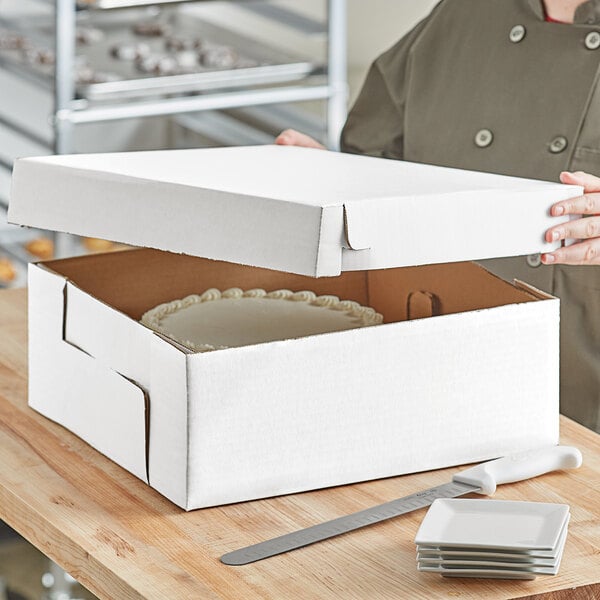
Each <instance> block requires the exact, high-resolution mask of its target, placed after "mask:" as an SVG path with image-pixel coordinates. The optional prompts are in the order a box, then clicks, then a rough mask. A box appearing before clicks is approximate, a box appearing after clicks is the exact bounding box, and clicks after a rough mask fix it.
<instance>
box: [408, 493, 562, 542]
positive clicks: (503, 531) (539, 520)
mask: <svg viewBox="0 0 600 600" xmlns="http://www.w3.org/2000/svg"><path fill="white" fill-rule="evenodd" d="M568 515H569V507H568V506H567V505H566V504H550V503H546V502H514V501H510V500H471V499H463V498H458V499H456V498H453V499H447V498H441V499H438V500H435V501H434V502H433V504H432V505H431V507H430V508H429V510H428V511H427V514H426V515H425V518H424V519H423V522H422V523H421V527H420V528H419V531H418V532H417V535H416V538H415V543H416V544H418V545H419V546H421V545H428V546H448V547H464V546H470V547H471V548H488V549H494V550H554V549H555V548H556V546H557V544H558V541H559V538H560V534H561V532H562V529H563V527H564V525H565V523H566V521H567V518H568Z"/></svg>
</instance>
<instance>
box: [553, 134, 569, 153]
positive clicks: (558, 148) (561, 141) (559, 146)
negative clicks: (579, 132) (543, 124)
mask: <svg viewBox="0 0 600 600" xmlns="http://www.w3.org/2000/svg"><path fill="white" fill-rule="evenodd" d="M568 143H569V142H568V141H567V138H566V137H565V136H564V135H557V136H556V137H555V138H553V140H552V141H551V142H550V145H549V146H548V150H549V151H550V152H552V154H558V153H560V152H562V151H563V150H564V149H565V148H566V147H567V145H568Z"/></svg>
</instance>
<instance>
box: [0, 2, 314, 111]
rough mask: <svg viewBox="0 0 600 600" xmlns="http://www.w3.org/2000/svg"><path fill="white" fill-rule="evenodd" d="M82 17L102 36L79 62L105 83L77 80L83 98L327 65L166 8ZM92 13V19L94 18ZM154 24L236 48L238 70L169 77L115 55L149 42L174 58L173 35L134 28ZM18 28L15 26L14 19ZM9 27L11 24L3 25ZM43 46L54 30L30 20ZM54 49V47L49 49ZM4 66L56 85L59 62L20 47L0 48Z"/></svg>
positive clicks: (289, 73) (227, 84) (292, 76)
mask: <svg viewBox="0 0 600 600" xmlns="http://www.w3.org/2000/svg"><path fill="white" fill-rule="evenodd" d="M85 17H88V18H84V19H80V20H79V21H78V27H79V26H80V27H88V28H95V29H97V30H99V31H101V32H102V38H101V39H99V40H96V41H93V42H90V43H88V44H86V45H82V46H78V47H77V59H76V63H77V64H78V65H79V66H80V67H81V65H89V66H90V67H91V68H92V69H93V71H94V72H95V73H98V74H100V75H101V77H104V78H105V79H106V80H105V81H94V82H92V83H83V82H78V83H76V94H77V97H79V98H84V99H87V100H92V101H101V100H119V99H124V98H145V97H155V96H164V95H172V94H185V93H193V92H202V91H208V90H214V89H220V90H226V89H233V88H242V87H251V86H260V85H265V84H272V83H285V82H291V81H298V80H301V79H304V78H306V77H307V76H309V75H311V74H314V73H319V72H323V69H322V65H319V64H317V63H316V62H315V61H313V60H308V59H304V58H299V57H296V56H293V55H290V54H287V53H285V52H282V51H280V50H278V49H277V50H276V49H274V48H271V47H269V46H268V45H266V44H263V43H261V42H259V41H257V40H255V39H252V38H250V37H246V36H243V35H240V34H238V33H234V32H232V31H229V30H227V29H225V28H223V27H221V26H218V25H215V24H212V23H209V22H207V21H204V20H200V19H198V18H195V17H190V16H189V14H186V15H185V18H183V16H182V15H180V14H178V12H177V11H161V12H160V13H159V17H158V18H156V17H155V18H153V19H148V18H147V16H146V14H145V13H144V12H143V11H136V10H129V11H118V13H112V12H111V13H94V14H93V15H92V14H90V13H86V15H85ZM89 17H93V18H89ZM140 21H142V22H152V23H156V24H160V25H161V26H164V27H166V28H168V29H169V30H170V35H172V36H176V37H177V38H182V39H200V40H201V41H202V46H203V48H204V49H205V50H206V49H208V50H210V49H211V48H212V49H215V48H219V47H221V48H222V47H227V48H231V49H233V50H234V51H235V53H236V55H237V57H238V60H237V65H236V66H235V68H219V67H206V66H202V65H199V64H198V65H195V66H194V67H192V68H191V69H188V70H187V71H186V72H180V73H176V74H169V75H160V74H159V75H156V74H153V73H143V72H140V71H139V70H138V67H137V66H136V62H135V61H134V60H121V59H118V58H114V57H113V56H112V54H111V52H112V51H113V50H114V49H115V48H116V47H118V46H120V45H127V44H132V43H140V44H144V45H145V46H146V47H147V48H149V51H150V54H151V55H153V56H156V55H163V56H170V57H174V56H175V53H174V52H173V51H168V50H167V49H166V39H167V37H169V36H166V35H165V36H153V37H150V36H141V35H137V34H135V33H134V32H133V30H132V27H133V25H135V24H136V23H139V22H140ZM12 26H13V28H15V29H16V24H14V23H13V25H12ZM3 29H4V31H7V27H6V24H3ZM26 37H27V39H28V40H31V42H32V44H34V45H35V46H36V47H37V48H38V49H41V50H44V48H45V49H48V48H52V47H53V45H54V44H53V38H54V29H53V27H52V26H51V25H49V24H48V23H46V24H41V23H37V24H34V25H32V23H31V22H30V23H29V24H28V30H27V33H26ZM50 53H51V51H50ZM0 64H2V65H3V66H4V67H5V68H9V69H10V70H12V71H14V72H17V73H19V74H21V75H24V76H28V77H29V78H32V77H33V79H34V80H41V81H45V82H46V84H47V85H48V86H51V85H52V82H53V78H54V66H53V65H52V64H42V63H39V62H32V61H31V60H28V59H27V57H26V55H25V53H24V52H23V51H21V50H18V49H16V50H8V49H0Z"/></svg>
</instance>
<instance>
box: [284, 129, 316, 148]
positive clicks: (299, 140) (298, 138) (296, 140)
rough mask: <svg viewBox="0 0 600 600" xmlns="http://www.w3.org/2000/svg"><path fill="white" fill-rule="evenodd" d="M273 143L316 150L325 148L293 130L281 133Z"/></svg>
mask: <svg viewBox="0 0 600 600" xmlns="http://www.w3.org/2000/svg"><path fill="white" fill-rule="evenodd" d="M275 143H276V144H279V145H280V146H301V147H302V148H318V149H320V150H325V146H323V144H320V143H319V142H317V140H315V139H313V138H311V137H310V136H309V135H306V134H305V133H300V132H299V131H296V130H295V129H286V130H285V131H282V132H281V133H280V134H279V135H278V136H277V137H276V138H275Z"/></svg>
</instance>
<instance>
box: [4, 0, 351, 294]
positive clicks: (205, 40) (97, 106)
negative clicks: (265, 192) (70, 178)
mask: <svg viewBox="0 0 600 600" xmlns="http://www.w3.org/2000/svg"><path fill="white" fill-rule="evenodd" d="M322 3H323V5H322V10H321V14H322V18H321V17H319V18H315V17H313V16H312V14H310V15H308V14H307V13H306V12H300V11H299V10H298V9H297V6H295V5H294V4H295V3H293V2H290V1H289V0H288V1H287V3H286V1H285V0H283V1H282V0H239V1H238V2H235V1H231V2H217V1H214V0H202V1H195V2H192V1H186V0H163V1H162V2H148V1H147V0H0V260H2V257H3V255H4V257H6V256H10V258H11V260H14V261H16V263H17V264H18V265H21V266H22V265H24V264H26V262H27V261H28V260H32V259H34V258H35V256H32V255H31V253H30V252H29V251H28V250H27V249H25V247H24V243H26V242H27V240H30V239H31V238H32V236H33V237H35V236H36V235H39V232H38V233H37V234H36V232H32V231H30V230H21V229H18V228H14V227H11V226H7V225H6V224H5V221H6V219H5V210H6V205H7V201H8V193H9V186H10V171H11V168H12V162H13V160H14V159H15V158H16V157H18V156H24V155H33V154H53V153H58V154H67V153H72V152H79V151H82V146H83V151H87V152H94V151H105V150H106V149H107V148H108V149H116V150H127V149H133V148H128V147H117V148H112V147H110V145H109V146H107V143H108V141H112V144H113V146H115V145H118V143H119V142H118V140H119V136H120V135H122V131H123V127H124V124H125V123H127V122H130V121H131V120H139V119H144V121H147V120H149V121H151V122H152V123H156V122H157V120H159V119H163V120H164V118H165V117H169V118H170V119H169V122H170V123H171V124H173V123H174V124H175V125H176V127H177V128H178V130H181V131H184V132H192V133H193V134H194V135H198V136H201V138H202V139H208V140H212V141H213V143H216V144H218V145H229V144H240V145H241V144H252V143H265V142H269V141H271V140H272V139H273V134H274V133H275V132H277V131H278V130H280V129H282V128H284V127H294V128H297V129H301V130H303V131H306V132H307V133H309V134H312V135H314V136H316V137H318V138H320V139H321V140H322V141H323V142H324V143H326V144H327V145H328V146H329V147H331V148H334V149H335V148H336V146H337V143H338V139H339V133H340V130H341V127H342V125H343V122H344V120H345V118H346V102H347V84H346V2H345V0H322ZM213 9H214V12H215V14H225V15H227V14H228V11H236V12H235V14H236V15H244V16H243V17H242V18H239V17H238V16H234V17H230V18H229V21H227V19H225V21H224V22H223V19H222V18H221V20H220V21H219V19H211V18H210V13H211V11H213ZM219 11H220V13H219ZM207 16H208V18H206V17H207ZM246 17H247V18H248V21H246ZM257 20H258V22H261V23H268V24H269V27H270V28H271V29H269V27H267V29H266V31H267V32H268V31H272V30H273V29H272V28H273V27H276V28H277V27H279V28H281V29H282V30H283V31H284V32H289V33H290V35H289V39H291V40H293V39H296V38H294V36H300V37H301V38H303V39H304V38H305V39H308V40H312V42H311V44H312V45H311V44H309V46H310V47H311V48H315V47H316V48H319V52H317V53H316V54H317V55H318V58H315V53H314V52H311V53H308V54H307V53H301V52H297V50H296V48H295V47H292V49H291V50H289V49H288V48H282V46H281V44H273V43H272V41H273V40H265V39H261V38H259V37H257V34H256V33H255V34H254V35H250V34H249V33H248V32H252V23H255V22H257ZM240 24H243V25H244V27H245V28H246V30H244V27H241V28H240ZM263 36H264V37H268V33H267V34H263ZM313 42H314V43H313ZM313 101H319V102H320V104H319V106H320V107H321V113H320V114H319V113H318V112H314V111H307V110H304V109H303V108H302V105H301V104H298V103H309V104H312V105H314V104H315V102H313ZM148 129H151V128H150V127H146V130H148ZM90 130H91V134H90V133H86V134H85V135H87V136H88V138H86V140H87V141H86V143H85V144H82V143H79V142H78V140H79V139H80V138H81V137H83V136H84V134H83V133H80V131H87V132H89V131H90ZM188 143H192V142H188ZM209 143H210V142H209ZM149 145H150V147H152V148H153V147H163V148H164V147H169V144H166V145H165V144H161V145H160V146H159V145H158V144H157V143H156V142H154V141H153V142H150V143H149ZM172 145H174V146H177V145H178V144H177V143H172ZM135 149H139V148H135ZM45 235H50V234H45ZM54 242H55V244H56V248H55V250H56V255H58V256H65V255H71V254H76V253H79V252H81V251H82V250H81V246H80V245H78V241H77V240H75V238H72V237H69V236H65V235H58V236H56V237H55V239H54ZM21 266H19V268H18V271H19V273H17V276H16V277H14V278H13V283H14V282H15V281H16V282H17V283H19V282H22V267H21ZM0 267H1V265H0ZM0 271H1V269H0ZM5 284H6V282H5ZM2 285H3V283H2V277H1V272H0V286H2Z"/></svg>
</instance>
